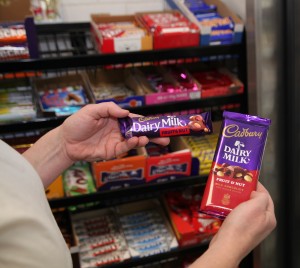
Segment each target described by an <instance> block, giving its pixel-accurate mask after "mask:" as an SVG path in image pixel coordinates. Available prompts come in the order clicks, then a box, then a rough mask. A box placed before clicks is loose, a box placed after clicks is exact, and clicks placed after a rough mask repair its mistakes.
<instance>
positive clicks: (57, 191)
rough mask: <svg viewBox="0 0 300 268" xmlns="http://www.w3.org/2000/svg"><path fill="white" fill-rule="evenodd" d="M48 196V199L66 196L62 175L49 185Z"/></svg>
mask: <svg viewBox="0 0 300 268" xmlns="http://www.w3.org/2000/svg"><path fill="white" fill-rule="evenodd" d="M46 196H47V198H48V199H52V198H60V197H64V196H65V193H64V186H63V180H62V175H60V176H58V177H57V178H56V179H55V181H53V182H52V183H51V184H50V185H49V187H48V188H47V189H46Z"/></svg>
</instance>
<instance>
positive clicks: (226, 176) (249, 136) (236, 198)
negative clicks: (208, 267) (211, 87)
mask: <svg viewBox="0 0 300 268" xmlns="http://www.w3.org/2000/svg"><path fill="white" fill-rule="evenodd" d="M223 117H224V120H223V124H222V129H221V133H220V136H219V141H218V146H217V149H216V151H215V155H214V159H213V163H212V167H211V171H210V174H209V177H208V182H207V184H206V188H205V191H204V196H203V200H202V203H201V208H200V210H201V211H202V212H203V213H206V214H209V215H212V216H216V217H219V218H225V217H226V216H227V215H228V214H229V213H230V211H231V210H232V209H233V208H235V207H236V206H237V205H238V204H240V203H241V202H243V201H246V200H248V199H249V198H250V194H251V192H252V191H254V190H256V185H257V181H258V176H259V171H260V167H261V163H262V157H263V152H264V148H265V144H266V140H267V134H268V130H269V126H270V124H271V120H270V119H267V118H261V117H257V116H252V115H246V114H240V113H233V112H228V111H225V112H224V113H223Z"/></svg>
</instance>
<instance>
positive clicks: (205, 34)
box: [167, 0, 244, 46]
mask: <svg viewBox="0 0 300 268" xmlns="http://www.w3.org/2000/svg"><path fill="white" fill-rule="evenodd" d="M167 2H168V3H169V5H170V6H171V7H172V8H175V9H178V10H179V11H180V12H182V13H183V14H184V15H185V16H186V17H187V18H188V19H189V20H190V21H192V22H194V23H195V24H197V25H198V27H199V29H200V46H209V45H218V44H219V43H216V42H212V41H211V36H212V35H211V34H212V29H211V27H210V26H205V27H204V26H203V25H201V23H200V22H199V21H198V19H197V18H196V16H195V15H194V14H193V13H192V12H191V11H190V10H189V9H188V8H187V6H186V5H185V4H184V1H182V0H167ZM205 3H206V4H208V5H215V6H216V7H217V13H218V14H220V15H221V16H222V17H231V19H232V20H233V22H234V32H233V38H232V44H240V43H241V42H242V38H243V32H244V23H243V21H242V20H241V19H240V17H239V16H237V15H236V14H235V13H234V12H232V11H231V10H230V9H229V8H228V7H227V6H226V5H225V4H224V3H223V2H222V1H220V0H205Z"/></svg>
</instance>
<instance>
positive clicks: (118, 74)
mask: <svg viewBox="0 0 300 268" xmlns="http://www.w3.org/2000/svg"><path fill="white" fill-rule="evenodd" d="M84 75H85V76H86V77H87V79H86V80H87V82H88V83H89V88H90V89H91V93H92V94H93V99H94V100H95V102H96V103H100V102H106V101H113V102H115V103H116V104H118V105H119V106H120V107H122V108H132V107H139V106H143V105H145V96H144V95H145V90H144V88H142V87H141V86H140V85H139V84H138V82H137V80H136V79H135V77H133V76H131V75H129V71H128V70H127V69H123V68H121V69H112V70H107V69H97V70H96V71H91V72H87V73H85V74H84ZM119 85H121V86H122V87H124V88H125V87H126V88H128V89H130V90H132V91H133V92H134V93H135V95H133V96H128V97H126V96H125V97H120V98H108V99H99V98H97V97H96V94H95V92H96V91H98V92H101V91H102V92H103V91H105V90H107V91H109V87H116V86H119Z"/></svg>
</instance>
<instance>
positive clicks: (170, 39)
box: [136, 10, 200, 49]
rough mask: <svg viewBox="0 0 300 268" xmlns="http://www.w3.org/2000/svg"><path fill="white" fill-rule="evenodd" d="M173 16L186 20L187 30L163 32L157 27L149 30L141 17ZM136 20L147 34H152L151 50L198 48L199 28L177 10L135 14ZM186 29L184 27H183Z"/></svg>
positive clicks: (169, 29)
mask: <svg viewBox="0 0 300 268" xmlns="http://www.w3.org/2000/svg"><path fill="white" fill-rule="evenodd" d="M168 13H169V14H170V13H171V14H173V15H175V16H177V17H180V18H181V19H182V20H186V22H187V25H188V26H187V27H188V28H189V29H188V30H187V29H182V30H180V29H179V28H178V29H176V28H174V29H171V28H168V30H167V31H166V32H164V31H163V30H164V29H163V28H162V27H160V26H159V27H157V28H156V29H153V28H151V27H150V26H149V25H147V23H146V22H145V20H144V19H143V15H147V14H150V15H151V14H154V15H160V14H161V15H163V14H168ZM136 18H137V20H138V21H139V22H140V23H141V24H142V25H143V26H144V27H145V28H146V29H148V32H149V33H152V37H153V49H167V48H179V47H193V46H199V42H200V36H199V28H198V27H197V25H196V24H195V23H194V22H192V21H190V20H188V19H186V18H185V17H184V16H183V15H182V13H181V12H179V11H178V10H166V11H161V12H146V13H136ZM185 28H186V27H185Z"/></svg>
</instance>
